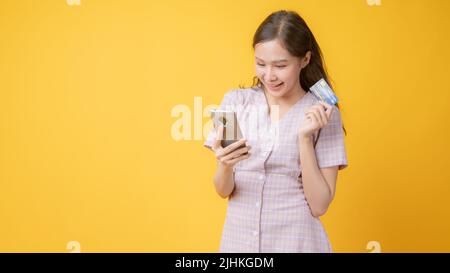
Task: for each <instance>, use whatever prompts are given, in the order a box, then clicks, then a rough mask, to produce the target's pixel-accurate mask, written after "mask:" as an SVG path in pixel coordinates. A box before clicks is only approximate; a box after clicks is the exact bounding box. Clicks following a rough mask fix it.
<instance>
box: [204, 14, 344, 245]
mask: <svg viewBox="0 0 450 273" xmlns="http://www.w3.org/2000/svg"><path fill="white" fill-rule="evenodd" d="M253 48H254V53H255V62H256V77H255V80H256V83H254V85H253V87H251V88H241V89H236V90H231V91H230V92H228V93H226V94H225V96H224V99H223V101H222V103H221V106H220V107H221V108H226V107H228V108H229V107H231V108H232V109H234V110H235V112H236V113H237V120H238V123H239V124H240V125H241V131H242V134H243V136H244V139H241V140H239V141H238V142H235V143H233V144H232V145H230V146H227V147H225V148H223V147H221V145H220V143H221V141H220V140H221V138H222V133H223V127H217V128H214V129H213V130H211V132H210V134H209V135H208V138H207V140H206V142H205V143H204V146H206V147H208V148H210V149H211V150H212V151H213V152H214V153H215V156H216V158H217V171H216V174H215V176H214V184H215V188H216V191H217V193H218V194H219V195H220V196H221V197H223V198H227V197H228V207H227V215H226V219H225V224H224V228H223V232H222V239H221V244H220V252H331V246H330V242H329V239H328V236H327V233H326V232H325V230H324V228H323V226H322V223H321V222H320V220H319V217H320V216H322V215H323V214H325V212H326V211H327V209H328V207H329V205H330V203H331V201H332V200H333V197H334V194H335V190H336V180H337V173H338V170H342V169H343V168H345V167H346V166H347V156H346V151H345V145H344V129H343V127H342V121H341V115H340V112H339V108H338V106H332V105H328V104H327V103H324V102H322V101H319V99H318V98H316V97H315V96H314V95H313V94H312V93H311V92H310V91H309V88H310V87H311V86H312V85H313V84H314V83H316V82H317V81H318V80H319V79H321V78H324V79H325V80H326V81H327V82H328V84H330V82H329V80H328V76H327V73H326V71H325V69H324V65H323V61H322V55H321V51H320V48H319V45H318V44H317V42H316V40H315V38H314V35H313V34H312V33H311V31H310V29H309V28H308V26H307V24H306V23H305V21H304V20H303V19H302V18H301V17H300V16H299V15H298V14H297V13H295V12H293V11H284V10H281V11H278V12H274V13H272V14H271V15H270V16H269V17H267V18H266V19H265V20H264V21H263V22H262V24H261V25H260V26H259V28H258V29H257V31H256V33H255V35H254V38H253ZM330 85H331V84H330ZM255 106H256V107H259V108H260V109H263V111H261V113H263V114H262V115H257V116H256V118H254V117H251V116H252V115H254V114H255V113H257V112H258V111H257V110H255V109H256V108H255ZM275 107H277V108H275ZM274 109H278V111H274ZM245 123H251V125H252V128H253V129H245V128H246V127H245V126H242V124H245ZM275 126H276V128H277V132H278V134H277V137H275V134H274V130H273V128H275ZM255 128H256V130H257V131H258V133H257V136H255ZM265 128H268V129H265ZM244 143H246V144H247V146H246V147H245V148H242V147H241V148H239V146H241V145H242V144H244Z"/></svg>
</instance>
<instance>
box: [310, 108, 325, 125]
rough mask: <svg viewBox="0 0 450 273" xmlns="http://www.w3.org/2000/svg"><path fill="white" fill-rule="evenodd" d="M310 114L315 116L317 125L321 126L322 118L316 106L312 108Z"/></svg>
mask: <svg viewBox="0 0 450 273" xmlns="http://www.w3.org/2000/svg"><path fill="white" fill-rule="evenodd" d="M311 115H313V116H314V117H315V118H316V121H317V123H319V126H320V127H322V126H323V124H322V118H321V117H320V113H319V110H318V109H317V108H314V109H313V110H312V111H311Z"/></svg>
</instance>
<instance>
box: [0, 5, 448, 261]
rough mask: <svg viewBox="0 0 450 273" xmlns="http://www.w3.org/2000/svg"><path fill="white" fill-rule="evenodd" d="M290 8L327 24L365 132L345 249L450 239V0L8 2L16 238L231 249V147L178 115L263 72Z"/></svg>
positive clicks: (344, 213)
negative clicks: (184, 129)
mask: <svg viewBox="0 0 450 273" xmlns="http://www.w3.org/2000/svg"><path fill="white" fill-rule="evenodd" d="M279 9H292V10H296V11H297V12H299V13H300V14H301V15H302V16H303V17H304V19H305V20H306V21H307V23H308V24H309V26H310V28H311V29H312V31H313V33H314V34H315V36H316V38H317V40H318V42H319V44H320V46H321V47H322V50H323V52H324V57H325V61H326V64H327V67H328V70H329V72H330V75H331V78H332V80H333V83H334V84H335V90H336V93H337V95H338V97H339V98H340V101H341V107H342V110H341V111H342V117H343V120H344V125H345V127H346V129H347V132H348V135H347V137H346V145H347V155H348V160H349V167H348V168H347V169H345V170H344V171H342V172H340V173H339V178H338V186H337V195H336V198H335V200H334V202H333V203H332V205H331V207H330V209H329V211H328V212H327V214H326V215H325V216H324V217H322V221H323V223H324V225H325V228H326V230H327V232H328V234H329V236H330V240H331V243H332V246H333V250H334V251H336V252H348V251H351V252H369V250H368V249H366V245H367V243H368V242H369V241H377V242H379V244H380V245H381V251H382V252H398V251H405V252H412V251H420V252H429V251H438V252H440V251H450V217H449V216H450V204H449V202H450V199H449V198H448V197H449V195H450V172H449V168H448V163H449V160H448V158H449V154H450V145H449V139H450V130H449V129H450V128H449V120H448V119H449V114H450V108H449V106H450V105H449V99H450V90H449V87H448V86H449V84H448V79H449V72H450V53H449V50H448V49H449V48H450V37H449V36H450V35H449V29H450V17H449V16H448V14H449V13H450V1H447V0H440V1H439V0H434V1H425V0H410V1H406V0H382V5H381V6H369V5H368V4H367V2H366V0H345V1H334V0H322V1H318V0H303V1H299V0H296V1H281V0H277V1H262V0H257V1H256V0H255V1H225V0H223V1H209V0H204V1H172V0H165V1H144V0H140V1H135V0H134V1H128V0H109V1H107V0H81V5H79V6H77V5H72V6H71V5H68V4H67V2H66V0H46V1H38V0H2V1H1V2H0V35H1V42H0V130H1V131H0V221H1V224H0V251H1V252H68V251H69V250H67V249H66V245H67V243H68V242H69V241H78V242H79V243H80V244H81V252H100V251H105V252H216V251H218V247H219V241H220V235H221V230H222V225H223V221H224V217H225V211H226V200H224V199H221V198H220V197H219V196H218V195H217V194H216V193H215V190H214V187H213V183H212V177H213V174H214V172H215V167H216V163H215V158H214V156H213V155H212V153H211V152H209V151H208V150H207V149H206V148H204V147H203V146H202V144H203V139H200V140H186V141H175V140H174V139H173V138H172V136H171V127H172V124H173V123H174V122H175V121H176V120H177V118H176V117H173V116H171V111H172V109H173V108H174V107H175V106H177V105H187V107H189V108H190V109H192V113H193V111H194V108H193V107H194V105H193V104H194V97H202V103H203V107H206V105H209V104H218V103H220V101H221V99H222V97H223V94H224V93H225V92H227V91H228V90H230V89H232V88H237V87H238V86H239V85H240V84H245V85H246V86H248V85H250V83H251V79H252V77H253V75H254V63H253V51H252V48H251V40H252V37H253V34H254V32H255V30H256V28H257V26H258V25H259V24H260V23H261V22H262V20H263V19H264V18H265V17H266V16H267V15H269V14H270V13H271V12H273V11H276V10H279ZM192 119H193V115H192ZM207 121H208V118H207V117H205V118H203V122H204V123H205V124H206V122H207ZM193 130H194V129H193V127H192V136H193V134H194V133H193Z"/></svg>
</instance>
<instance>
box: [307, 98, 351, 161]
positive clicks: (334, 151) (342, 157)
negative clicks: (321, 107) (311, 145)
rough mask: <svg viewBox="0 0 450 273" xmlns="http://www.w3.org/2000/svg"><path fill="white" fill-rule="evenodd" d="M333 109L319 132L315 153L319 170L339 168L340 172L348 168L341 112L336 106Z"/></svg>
mask: <svg viewBox="0 0 450 273" xmlns="http://www.w3.org/2000/svg"><path fill="white" fill-rule="evenodd" d="M333 107H334V111H333V113H332V115H331V119H330V121H329V122H328V123H327V125H325V127H324V128H322V129H321V131H320V135H319V138H318V140H317V144H316V147H315V151H316V158H317V165H318V166H319V168H326V167H332V166H339V170H342V169H344V168H346V167H347V166H348V163H347V153H346V151H345V143H344V130H343V128H342V119H341V112H340V111H339V108H337V107H336V106H333Z"/></svg>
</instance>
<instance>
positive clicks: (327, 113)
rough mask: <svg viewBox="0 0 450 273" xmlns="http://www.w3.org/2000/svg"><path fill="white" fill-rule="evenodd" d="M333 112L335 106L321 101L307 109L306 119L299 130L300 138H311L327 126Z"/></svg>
mask: <svg viewBox="0 0 450 273" xmlns="http://www.w3.org/2000/svg"><path fill="white" fill-rule="evenodd" d="M332 114H333V106H332V105H330V104H328V103H326V102H322V101H319V104H315V105H312V106H311V107H309V108H308V109H306V111H305V119H304V122H303V123H302V124H301V126H300V129H299V131H298V137H299V138H309V137H311V136H312V135H313V134H314V133H315V132H316V131H318V130H319V129H321V128H323V127H325V125H327V124H328V121H329V120H330V118H331V115H332Z"/></svg>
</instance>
